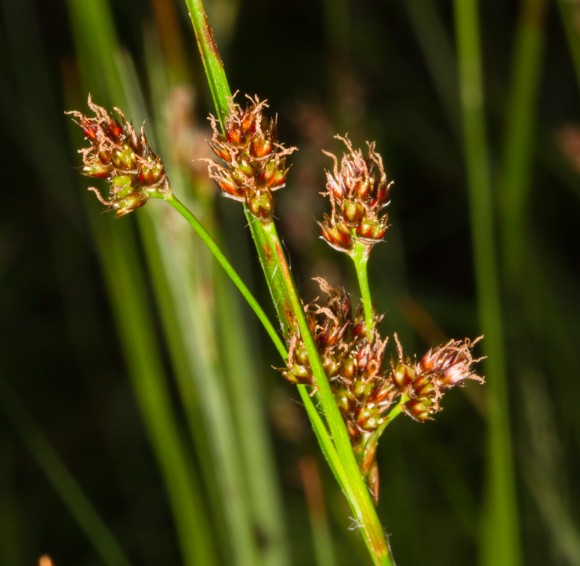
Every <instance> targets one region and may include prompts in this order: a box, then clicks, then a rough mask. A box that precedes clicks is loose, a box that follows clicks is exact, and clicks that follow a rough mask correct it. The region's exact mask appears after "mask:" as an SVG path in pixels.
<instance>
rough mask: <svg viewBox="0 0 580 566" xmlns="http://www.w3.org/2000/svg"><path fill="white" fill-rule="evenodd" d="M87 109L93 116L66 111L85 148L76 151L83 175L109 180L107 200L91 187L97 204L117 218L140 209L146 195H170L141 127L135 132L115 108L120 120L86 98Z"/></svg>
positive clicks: (166, 182) (164, 178) (166, 179)
mask: <svg viewBox="0 0 580 566" xmlns="http://www.w3.org/2000/svg"><path fill="white" fill-rule="evenodd" d="M88 106H89V108H90V109H91V110H92V111H93V112H94V114H95V117H88V116H86V115H85V114H83V113H82V112H78V111H74V110H73V111H71V112H67V114H70V115H72V116H74V118H76V120H75V123H76V124H77V125H78V126H79V127H80V128H81V130H82V131H83V134H84V136H85V139H87V140H88V141H89V142H90V146H89V147H85V148H82V149H80V150H79V153H80V154H81V155H82V157H83V169H82V172H83V175H86V176H87V177H93V178H96V179H106V180H107V181H109V183H110V185H109V198H108V199H105V198H103V196H102V195H101V193H100V192H99V191H98V189H96V188H94V187H90V188H89V191H92V192H94V193H95V195H96V196H97V198H98V199H99V201H100V202H102V203H103V204H105V205H107V206H108V207H110V208H111V209H112V210H114V211H115V216H117V217H120V216H124V215H125V214H128V213H129V212H132V211H133V210H136V209H137V208H140V207H142V206H143V205H144V204H145V203H146V202H147V200H148V199H149V197H150V196H160V195H164V194H165V195H167V194H170V193H171V189H170V186H169V180H168V178H167V175H166V174H165V169H164V167H163V162H162V161H161V159H160V158H159V157H158V156H157V155H156V154H155V153H154V152H153V150H152V149H151V148H150V147H149V143H148V142H147V138H146V136H145V132H144V129H143V126H142V127H141V131H140V132H139V133H137V131H136V130H135V128H134V127H133V125H132V124H131V123H130V122H129V121H128V120H127V119H126V118H125V115H124V114H123V112H122V111H121V110H120V109H119V108H115V112H116V113H117V114H118V116H119V118H120V121H119V120H117V119H116V118H114V117H113V116H111V115H110V114H109V113H108V112H107V111H106V110H105V109H104V108H103V107H101V106H98V105H97V104H95V103H94V102H93V101H92V98H91V95H89V98H88Z"/></svg>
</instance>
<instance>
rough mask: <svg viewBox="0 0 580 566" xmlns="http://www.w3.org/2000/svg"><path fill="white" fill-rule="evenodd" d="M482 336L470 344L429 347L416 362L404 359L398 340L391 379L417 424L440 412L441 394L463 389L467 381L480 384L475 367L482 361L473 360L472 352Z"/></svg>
mask: <svg viewBox="0 0 580 566" xmlns="http://www.w3.org/2000/svg"><path fill="white" fill-rule="evenodd" d="M482 338H483V337H482V336H480V337H479V338H476V339H475V340H473V341H471V340H469V339H468V338H466V339H465V340H463V341H461V340H450V341H449V342H447V344H445V345H443V346H436V347H434V348H431V349H430V350H429V351H428V352H427V353H426V354H425V355H424V356H423V357H422V358H421V359H420V360H419V361H414V362H413V361H411V360H410V359H409V358H405V357H404V356H403V350H402V347H401V344H400V343H399V341H398V339H397V338H396V337H395V339H396V341H397V346H398V350H399V359H398V362H397V363H394V362H391V377H392V380H393V382H394V384H395V385H396V387H397V389H398V390H399V391H400V392H401V394H405V395H407V397H408V398H409V400H408V401H407V402H406V403H405V406H404V409H405V411H406V412H407V414H408V415H410V416H411V417H413V418H414V419H416V420H418V421H426V420H430V419H431V418H432V415H434V414H435V413H438V412H439V411H441V406H440V403H439V402H440V400H441V398H442V397H443V394H444V393H445V392H446V391H448V390H449V389H451V388H453V387H456V386H463V385H464V384H465V381H466V380H467V379H472V380H474V381H478V382H479V383H483V382H484V381H485V380H484V378H483V377H481V376H479V375H477V374H476V373H475V370H474V365H475V364H476V363H477V362H479V361H481V360H482V359H483V358H477V359H474V358H473V355H472V349H473V346H474V345H475V344H477V342H479V341H480V340H481V339H482Z"/></svg>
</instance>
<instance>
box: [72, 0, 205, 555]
mask: <svg viewBox="0 0 580 566" xmlns="http://www.w3.org/2000/svg"><path fill="white" fill-rule="evenodd" d="M68 6H69V14H70V17H71V22H72V30H73V33H74V37H75V44H76V50H77V53H78V54H79V64H80V68H81V73H82V78H83V83H84V86H85V89H86V90H87V91H89V92H92V93H93V94H95V95H96V96H97V97H98V98H99V99H100V100H103V99H105V98H109V100H111V99H115V101H116V102H117V103H119V102H120V101H122V102H123V105H126V101H127V98H128V96H127V93H126V91H125V87H124V84H123V77H122V73H121V70H120V67H119V66H118V64H117V62H118V61H119V55H118V54H119V52H120V48H119V43H118V41H117V38H116V34H115V30H114V26H113V18H112V16H111V13H110V9H109V6H108V4H107V2H106V1H104V0H86V1H84V0H83V1H79V0H69V4H68ZM101 38H106V40H103V42H102V39H101ZM129 228H130V225H129V224H127V223H116V224H115V234H114V235H113V234H112V233H111V227H110V226H109V225H108V224H107V223H106V222H103V220H102V218H99V221H98V222H93V229H94V232H95V239H96V241H97V243H98V247H99V252H100V260H101V264H102V267H103V270H104V273H105V276H106V278H107V283H108V287H109V295H110V299H111V303H112V307H113V312H114V315H115V317H116V322H117V326H118V328H119V335H120V340H121V343H122V344H123V351H124V352H125V354H126V360H127V364H128V368H129V375H130V378H131V380H132V385H133V388H134V391H135V395H136V398H137V401H138V403H139V405H140V409H141V411H142V413H143V417H144V424H145V427H146V429H147V432H148V434H149V436H150V438H151V443H152V446H153V451H154V453H155V456H156V458H157V461H158V463H159V466H160V469H161V473H162V476H163V479H164V482H165V487H166V489H167V493H168V496H169V502H170V505H171V510H172V513H173V516H174V519H175V526H176V530H177V537H178V540H179V544H180V548H181V552H182V556H183V561H184V563H185V564H208V565H211V564H215V563H216V549H215V547H214V544H213V540H214V539H213V537H212V536H211V534H210V533H211V529H210V525H209V524H208V523H207V521H204V520H203V518H205V517H207V510H206V508H205V507H206V506H205V502H204V501H203V495H202V493H201V489H200V483H199V478H198V477H197V473H196V470H195V468H194V467H193V466H192V465H191V464H192V463H191V461H190V458H189V452H188V450H187V448H186V445H185V442H184V441H183V438H182V436H181V431H180V428H179V425H178V423H177V421H176V417H175V412H174V407H173V404H172V401H171V395H170V393H169V390H168V384H167V382H166V376H165V372H164V370H163V364H162V362H161V353H160V351H159V344H158V340H157V337H156V336H155V335H154V330H153V326H154V325H153V323H152V321H151V319H150V317H149V316H148V308H149V305H148V300H147V299H146V297H145V296H144V295H143V286H142V281H143V280H144V278H143V276H142V274H141V266H140V265H139V264H138V263H137V259H136V258H138V257H139V254H138V252H137V251H136V250H137V246H136V243H135V241H134V236H133V234H132V232H131V231H130V230H129ZM192 525H195V528H192Z"/></svg>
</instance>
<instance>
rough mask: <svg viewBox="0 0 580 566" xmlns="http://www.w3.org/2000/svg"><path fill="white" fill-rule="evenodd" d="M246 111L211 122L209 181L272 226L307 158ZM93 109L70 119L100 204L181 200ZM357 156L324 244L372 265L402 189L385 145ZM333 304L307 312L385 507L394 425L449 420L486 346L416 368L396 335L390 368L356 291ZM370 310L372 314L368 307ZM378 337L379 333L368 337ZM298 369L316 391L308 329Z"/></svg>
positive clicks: (450, 350) (151, 160) (120, 207)
mask: <svg viewBox="0 0 580 566" xmlns="http://www.w3.org/2000/svg"><path fill="white" fill-rule="evenodd" d="M247 99H248V103H247V104H246V106H245V107H243V108H242V106H241V105H240V104H237V103H235V102H234V100H233V99H232V100H231V101H230V104H229V115H228V116H227V118H226V120H225V125H224V132H223V133H222V132H221V131H220V130H219V125H218V122H217V120H216V119H215V118H214V117H210V123H211V126H212V129H213V136H212V138H211V140H210V141H209V145H210V146H211V148H212V150H213V151H214V153H215V154H216V155H217V157H219V159H220V160H221V162H220V163H216V162H213V161H210V164H209V175H210V177H211V178H212V179H213V180H214V181H215V182H216V183H217V185H218V186H219V188H220V189H221V190H222V192H223V194H224V195H225V196H227V197H230V198H232V199H234V200H237V201H241V202H243V203H245V205H246V206H247V208H248V210H249V211H250V213H251V214H253V215H254V216H255V217H256V218H258V219H259V220H260V221H261V222H264V223H267V222H271V221H272V218H273V212H274V203H273V196H272V193H273V192H274V191H276V190H278V189H280V188H282V187H283V186H284V184H285V182H286V175H287V173H288V169H289V167H288V166H286V157H287V156H288V155H290V154H291V153H293V152H294V151H295V150H296V148H285V147H284V146H283V145H282V144H280V143H278V141H277V134H276V126H277V120H276V117H274V118H271V119H269V118H267V117H266V116H265V115H264V109H265V108H267V106H268V105H267V103H266V101H261V100H260V99H259V98H258V97H257V96H255V97H253V98H252V97H250V96H247ZM88 106H89V108H90V109H91V110H92V111H93V112H94V114H95V117H92V118H90V117H87V116H85V115H84V114H82V113H81V112H77V111H73V112H68V114H71V115H72V116H74V118H75V119H76V120H75V122H76V123H77V124H78V125H79V126H80V128H81V129H82V131H83V133H84V135H85V138H86V139H87V140H88V141H89V142H90V146H89V147H86V148H83V149H81V150H79V152H80V153H81V155H82V158H83V169H82V171H83V174H85V175H87V176H89V177H94V178H100V179H106V180H108V181H109V183H110V190H109V193H110V195H109V198H108V199H105V198H103V196H102V195H101V193H100V192H99V191H98V190H97V189H95V188H92V187H91V188H90V189H89V190H91V191H93V192H94V193H95V194H96V195H97V198H98V199H99V200H100V201H101V202H102V203H103V204H105V205H107V206H108V207H110V208H111V209H113V210H115V215H116V216H117V217H119V216H123V215H125V214H128V213H129V212H132V211H133V210H135V209H137V208H139V207H141V206H143V205H144V204H145V203H146V202H147V200H148V199H149V198H150V197H152V196H154V197H164V196H168V195H170V194H171V189H170V186H169V180H168V178H167V175H166V174H165V170H164V167H163V163H162V161H161V159H160V158H159V157H158V156H157V155H156V154H155V153H154V152H153V151H152V150H151V148H150V147H149V145H148V143H147V139H146V137H145V133H144V131H143V127H142V128H141V132H140V133H137V132H136V131H135V129H134V128H133V126H132V124H131V123H130V122H129V121H128V120H127V119H126V118H125V115H124V114H123V112H122V111H121V110H119V109H118V108H115V112H116V113H117V115H118V116H119V118H120V121H119V120H117V119H116V118H114V117H112V116H111V115H110V114H109V113H108V112H107V111H106V110H105V109H104V108H102V107H101V106H98V105H96V104H95V103H94V102H93V101H92V99H91V97H90V96H89V99H88ZM336 138H337V139H339V140H340V141H342V143H344V145H345V146H346V153H345V154H344V155H343V156H342V158H341V159H340V160H339V159H338V157H336V156H335V155H333V154H331V153H328V152H324V153H325V154H326V155H328V156H329V157H331V158H332V160H333V161H334V167H333V170H332V171H327V172H326V191H325V192H324V193H322V194H324V195H325V196H328V198H329V200H330V205H331V213H330V215H328V214H325V215H324V218H323V221H322V222H320V223H319V225H320V227H321V231H322V238H323V239H324V240H326V241H327V242H328V243H329V244H330V245H331V246H332V247H333V248H335V249H337V250H339V251H341V252H345V253H347V254H349V255H351V256H352V257H353V258H355V255H356V253H357V248H358V249H359V250H360V249H361V248H360V246H361V245H362V246H363V248H362V249H363V251H364V256H365V257H368V254H369V253H370V251H371V249H372V247H373V246H374V244H376V243H377V242H379V241H381V240H382V239H383V237H384V235H385V233H386V231H387V228H388V218H387V215H386V213H385V212H384V208H385V207H386V206H387V205H388V204H389V202H390V195H391V186H392V184H393V183H392V181H391V182H389V181H388V180H387V175H386V173H385V170H384V167H383V161H382V158H381V156H380V155H379V154H378V153H377V152H376V151H375V144H374V143H367V149H368V151H367V155H366V157H365V155H364V154H363V152H362V150H360V149H354V148H353V145H352V143H351V141H350V140H349V139H348V137H346V136H344V137H343V136H336ZM318 282H319V285H320V288H321V290H322V292H323V293H324V294H325V295H326V297H327V299H326V302H324V303H323V304H318V303H316V302H314V303H310V304H308V305H306V306H305V314H306V317H307V321H308V324H309V327H310V331H311V333H312V336H313V338H314V341H315V344H316V347H317V350H318V353H319V355H320V359H321V361H322V365H323V368H324V371H325V373H326V376H327V378H328V380H329V383H330V386H331V389H332V391H333V393H334V396H335V398H336V402H337V404H338V407H339V408H340V412H341V414H342V417H343V419H344V421H345V423H346V427H347V430H348V434H349V437H350V440H351V443H352V446H353V450H354V452H355V454H356V456H357V459H358V462H359V466H360V469H361V471H362V473H363V475H364V476H365V478H366V481H367V484H368V486H369V489H370V490H371V492H372V493H373V495H374V497H375V500H377V499H378V492H379V483H378V468H377V463H376V457H375V454H376V448H377V443H378V439H379V437H380V435H381V433H382V432H383V430H384V429H385V427H386V426H387V424H388V423H389V422H390V421H391V420H392V419H393V418H394V417H395V416H396V415H397V414H399V413H400V412H404V413H406V414H407V415H409V416H410V417H412V418H413V419H415V420H417V421H420V422H425V421H427V420H430V419H432V418H433V415H434V414H436V413H438V412H439V411H441V404H440V402H441V399H442V397H443V395H444V393H445V392H447V391H448V390H449V389H451V388H453V387H456V386H462V385H464V383H465V382H466V381H467V380H468V379H469V380H475V381H478V382H480V383H482V382H483V381H484V379H483V378H482V377H480V376H479V375H477V374H476V373H475V370H474V365H475V364H476V363H477V362H478V361H480V359H481V358H478V359H474V358H473V355H472V350H473V347H474V345H475V344H476V343H477V342H478V341H479V340H480V339H481V337H480V338H477V339H476V340H473V341H470V340H468V339H465V340H463V341H461V340H450V341H449V342H447V343H446V344H444V345H442V346H436V347H434V348H431V349H430V350H429V351H428V352H427V353H426V354H425V355H424V356H423V357H422V358H420V359H419V360H417V359H416V358H415V357H409V356H406V355H405V354H404V353H403V348H402V346H401V344H400V342H399V340H398V338H397V335H396V334H395V335H394V341H395V343H396V352H397V356H396V358H393V357H391V358H390V359H389V362H388V363H385V355H386V348H387V342H388V339H386V338H385V339H383V338H381V336H380V333H379V331H378V328H377V327H378V324H379V323H380V321H381V320H382V316H380V315H376V314H372V313H370V314H369V316H368V317H365V315H364V309H363V307H362V304H361V305H359V306H358V307H356V308H353V305H352V302H351V299H350V297H349V295H348V294H347V293H346V291H345V290H344V289H335V288H334V287H332V286H331V285H330V284H328V283H327V282H326V281H325V280H324V279H321V278H320V279H318ZM367 306H368V305H367ZM367 325H369V326H372V328H367ZM287 341H288V349H289V352H288V358H287V360H286V362H287V364H286V367H285V368H283V369H281V372H282V374H283V376H284V377H285V378H286V379H287V380H288V381H290V382H292V383H299V384H303V385H309V386H312V387H314V388H316V383H315V380H314V376H313V373H312V370H311V366H310V362H309V360H308V355H307V352H306V347H305V345H304V342H303V340H302V337H301V336H300V332H299V331H298V329H297V328H295V329H292V328H291V329H290V330H289V331H288V337H287Z"/></svg>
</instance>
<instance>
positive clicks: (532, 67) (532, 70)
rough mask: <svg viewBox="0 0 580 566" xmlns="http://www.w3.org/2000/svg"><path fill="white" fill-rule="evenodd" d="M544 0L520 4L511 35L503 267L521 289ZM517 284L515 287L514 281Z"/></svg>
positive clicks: (502, 182) (503, 183)
mask: <svg viewBox="0 0 580 566" xmlns="http://www.w3.org/2000/svg"><path fill="white" fill-rule="evenodd" d="M546 4H547V2H546V0H525V1H524V2H523V3H522V8H521V13H520V17H519V22H518V27H517V31H516V37H515V46H514V60H513V65H512V67H513V71H512V77H513V79H512V82H511V85H510V93H509V99H508V106H507V111H506V134H505V140H504V147H503V159H502V176H501V179H500V191H499V194H500V195H501V198H502V202H501V204H502V207H501V212H502V217H501V220H502V236H503V245H502V250H503V263H504V271H505V273H506V275H507V276H508V278H509V283H511V284H512V286H518V287H519V279H520V278H521V270H522V267H523V265H522V264H523V254H524V247H525V244H526V241H527V240H528V238H527V237H526V236H527V234H526V226H527V216H528V214H529V204H528V201H529V193H530V177H531V172H532V167H531V158H532V151H533V144H534V134H535V124H536V118H537V112H536V111H535V106H536V102H537V97H538V89H539V79H540V70H541V58H542V48H543V41H544V34H543V30H542V23H543V16H544V12H545V9H546ZM514 284H515V285H514Z"/></svg>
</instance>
